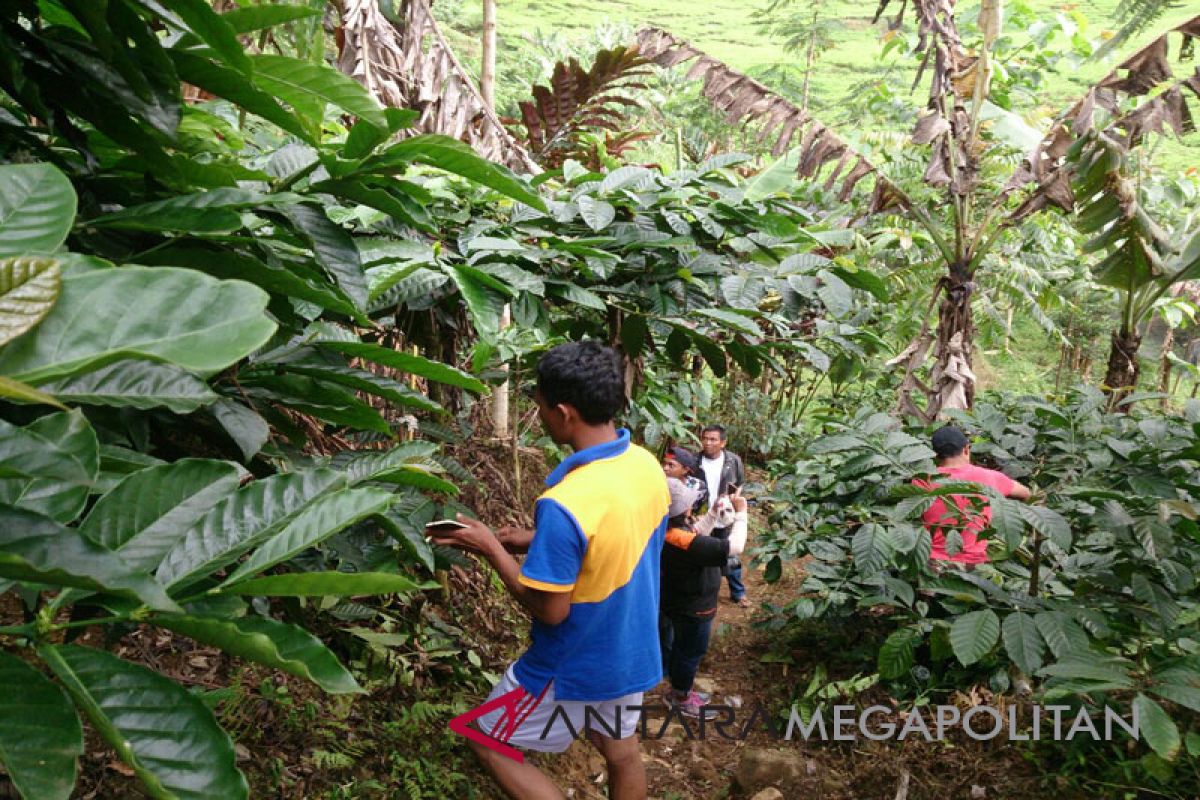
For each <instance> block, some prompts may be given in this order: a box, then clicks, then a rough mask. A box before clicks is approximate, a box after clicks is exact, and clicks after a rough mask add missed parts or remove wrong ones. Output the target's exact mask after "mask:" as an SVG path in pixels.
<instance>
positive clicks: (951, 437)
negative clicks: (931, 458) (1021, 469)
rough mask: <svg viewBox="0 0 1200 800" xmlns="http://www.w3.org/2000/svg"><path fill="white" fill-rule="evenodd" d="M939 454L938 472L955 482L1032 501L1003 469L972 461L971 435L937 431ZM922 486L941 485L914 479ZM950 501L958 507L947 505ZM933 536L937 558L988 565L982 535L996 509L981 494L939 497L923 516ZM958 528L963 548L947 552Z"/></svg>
mask: <svg viewBox="0 0 1200 800" xmlns="http://www.w3.org/2000/svg"><path fill="white" fill-rule="evenodd" d="M931 445H932V447H933V452H934V453H935V454H936V456H937V464H938V472H940V473H941V474H943V475H945V476H946V477H947V478H950V479H952V480H955V481H970V482H971V483H978V484H980V485H981V486H987V487H988V488H991V489H995V490H996V491H997V492H999V493H1000V494H1002V495H1004V496H1005V497H1011V498H1013V499H1015V500H1028V499H1029V489H1027V488H1026V487H1024V486H1022V485H1021V484H1019V483H1017V482H1016V481H1014V480H1013V479H1012V478H1010V477H1008V476H1007V475H1005V474H1004V473H1003V472H997V471H996V470H994V469H986V468H984V467H977V466H975V465H974V464H972V463H971V443H970V441H969V440H968V439H967V435H966V434H965V433H963V432H962V430H960V429H959V428H956V427H955V426H953V425H946V426H945V427H943V428H939V429H938V430H936V431H934V433H933V439H932V441H931ZM913 483H915V484H916V485H918V486H923V487H925V488H927V489H934V488H937V486H938V484H936V483H930V482H929V481H923V480H914V481H913ZM947 499H948V500H950V501H951V502H952V503H953V504H954V506H955V508H954V509H953V510H951V509H950V507H949V506H948V505H947V503H946V500H947ZM921 519H922V521H923V522H924V523H925V527H926V528H928V529H929V533H930V534H931V535H932V537H933V550H932V552H931V553H930V558H932V559H933V560H934V561H953V562H955V563H958V564H968V565H972V566H973V565H975V564H985V563H987V560H988V554H987V539H986V538H984V537H983V536H982V535H981V534H982V533H983V531H984V530H985V529H986V528H987V527H988V525H990V524H991V522H992V509H991V507H990V506H989V505H988V502H987V499H986V498H984V497H983V496H981V495H958V494H955V495H950V497H949V498H941V497H939V498H937V499H936V500H934V501H933V505H931V506H930V507H929V509H928V510H927V511H926V512H925V514H924V515H923V516H922V517H921ZM949 530H957V531H958V532H959V534H960V535H961V536H962V549H961V550H960V551H959V552H957V553H955V554H954V555H950V554H949V553H947V552H946V535H945V534H946V532H947V531H949Z"/></svg>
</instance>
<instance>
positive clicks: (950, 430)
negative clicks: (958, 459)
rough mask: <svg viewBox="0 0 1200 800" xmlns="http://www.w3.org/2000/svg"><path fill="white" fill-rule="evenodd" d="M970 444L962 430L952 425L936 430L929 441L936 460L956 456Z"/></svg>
mask: <svg viewBox="0 0 1200 800" xmlns="http://www.w3.org/2000/svg"><path fill="white" fill-rule="evenodd" d="M970 443H971V442H970V440H968V439H967V435H966V434H965V433H963V432H962V429H961V428H957V427H955V426H954V425H947V426H945V427H943V428H938V429H937V430H936V431H934V432H933V438H932V439H931V440H930V444H931V445H932V446H933V452H935V453H937V457H938V458H950V457H951V456H956V455H958V454H959V453H961V452H962V451H963V450H965V449H966V447H967V445H969V444H970Z"/></svg>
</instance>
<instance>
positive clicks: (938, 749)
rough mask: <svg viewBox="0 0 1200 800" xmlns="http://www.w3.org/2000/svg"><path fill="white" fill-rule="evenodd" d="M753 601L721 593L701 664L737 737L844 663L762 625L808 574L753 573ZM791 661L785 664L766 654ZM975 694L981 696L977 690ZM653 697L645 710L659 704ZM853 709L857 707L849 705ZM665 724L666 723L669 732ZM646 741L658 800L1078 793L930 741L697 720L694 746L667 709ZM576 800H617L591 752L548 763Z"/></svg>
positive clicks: (701, 682)
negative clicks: (773, 731) (785, 737)
mask: <svg viewBox="0 0 1200 800" xmlns="http://www.w3.org/2000/svg"><path fill="white" fill-rule="evenodd" d="M744 573H745V574H744V577H745V581H746V586H747V593H748V595H749V597H750V598H751V600H752V601H753V605H752V607H750V608H739V607H738V606H735V605H733V604H731V603H730V602H729V599H728V588H727V587H726V586H724V585H723V586H722V588H721V593H722V596H721V603H720V606H719V607H718V610H717V619H716V627H715V629H714V631H713V637H712V642H711V644H710V646H709V651H708V655H707V656H706V657H705V659H704V662H703V663H702V664H701V665H700V673H699V675H698V677H697V688H699V689H701V690H703V691H709V692H711V693H712V695H713V701H712V702H713V703H714V704H725V705H733V706H738V708H737V710H736V712H735V713H736V723H735V725H734V726H731V730H732V731H735V732H736V731H739V730H740V729H741V727H742V726H743V725H745V724H746V723H747V722H749V721H750V720H751V719H752V717H753V709H755V708H756V707H761V709H762V710H763V711H764V712H767V713H771V712H777V711H778V710H779V709H782V708H787V707H790V705H791V704H792V703H793V702H794V701H795V700H796V699H797V697H798V696H799V695H800V694H801V693H802V691H803V689H804V687H805V686H806V685H807V683H808V680H809V678H810V676H811V674H812V671H813V669H814V668H815V667H816V666H817V665H818V664H828V663H831V662H834V661H837V660H838V655H839V654H838V653H836V652H832V651H831V650H830V649H829V648H832V647H838V646H839V645H836V644H834V643H833V641H832V640H831V639H825V638H823V637H821V638H819V644H816V645H810V648H809V649H807V650H799V649H795V646H794V645H795V643H791V644H792V645H793V646H789V643H788V642H786V641H782V640H780V635H779V634H778V633H775V632H773V631H771V630H769V629H767V628H766V627H764V626H761V625H759V626H756V625H755V623H756V621H757V622H761V621H762V620H763V619H764V618H765V617H766V616H768V614H766V613H764V611H763V608H762V604H767V605H773V606H776V607H780V606H784V605H786V604H787V603H788V602H789V601H791V600H792V599H794V598H795V597H796V593H797V590H798V586H799V584H800V582H801V581H802V579H803V571H802V569H801V568H800V567H799V565H797V564H795V563H793V564H788V565H786V566H785V568H784V572H783V577H782V579H781V580H780V581H778V582H776V583H774V584H767V583H766V582H765V581H764V580H763V577H762V572H761V571H760V570H754V569H749V568H747V569H745V570H744ZM769 654H770V655H777V656H783V659H782V660H784V661H786V660H790V661H792V662H793V663H791V664H788V663H780V660H779V659H771V658H768V659H767V660H766V661H764V660H763V659H764V656H768V655H769ZM971 691H972V693H974V692H975V690H971ZM659 702H661V701H660V698H659V695H657V694H656V693H649V694H647V697H646V703H647V704H648V705H649V704H652V703H659ZM850 702H854V701H850ZM857 702H860V703H863V704H864V705H866V704H870V703H876V702H882V703H890V698H888V696H887V695H886V694H885V693H884V692H883V691H882V688H880V687H875V688H873V689H871V690H869V692H868V694H867V695H864V696H862V697H860V698H858V700H857ZM664 723H665V724H664ZM645 724H646V731H647V735H646V736H645V737H643V740H642V760H643V762H644V763H645V764H646V774H647V778H648V781H649V797H650V798H651V800H692V799H693V798H696V800H708V798H726V799H728V800H750V798H754V797H755V796H756V793H757V792H759V791H760V790H762V789H764V787H776V788H779V789H781V790H782V793H781V794H772V793H771V792H770V791H768V792H767V794H765V795H763V797H769V798H775V800H779V799H780V798H784V797H786V798H792V797H805V798H816V799H819V800H866V799H867V798H871V799H872V800H897V798H905V800H925V798H929V799H930V800H933V799H934V798H937V799H938V800H940V798H949V797H953V798H959V797H962V798H972V799H973V800H992V799H993V798H1014V799H1015V798H1020V799H1021V800H1028V798H1039V797H1047V796H1052V797H1055V798H1056V800H1069V798H1073V797H1074V796H1075V795H1072V794H1070V793H1068V792H1063V791H1061V790H1059V791H1054V792H1052V793H1050V794H1048V793H1047V792H1048V790H1047V787H1046V785H1045V782H1044V777H1045V776H1044V775H1043V774H1041V771H1040V769H1039V767H1038V765H1037V764H1035V763H1031V762H1030V760H1029V759H1028V757H1027V756H1024V755H1022V754H1021V753H1020V752H1019V751H1018V750H1017V749H1016V748H1014V747H1012V746H1011V745H1005V744H1004V743H1001V742H992V743H980V742H971V741H967V740H963V739H962V737H959V738H958V739H956V740H955V741H953V742H951V741H947V742H933V743H927V742H924V741H920V740H919V739H918V740H916V741H914V740H909V741H905V742H897V741H867V740H861V739H860V740H856V741H854V742H818V741H811V742H805V741H799V740H796V741H780V740H779V739H778V738H776V737H774V736H772V735H770V734H768V733H767V731H766V729H765V726H764V725H763V724H762V721H761V719H759V720H758V721H757V722H754V723H752V725H751V729H750V732H749V735H748V736H747V738H745V739H737V740H732V741H731V740H730V739H725V738H722V737H720V736H719V735H714V732H713V731H712V728H711V725H709V726H706V727H707V730H706V733H705V736H704V739H703V740H702V741H701V740H700V739H699V736H698V733H699V731H698V727H699V725H698V723H697V722H696V721H694V720H693V721H690V732H691V734H692V736H691V738H689V736H688V732H687V731H685V730H684V728H683V726H682V725H681V724H680V718H679V717H678V716H674V717H671V718H670V719H667V717H666V714H665V713H664V712H658V713H650V714H649V715H648V719H647V721H646V723H645ZM539 763H540V765H541V766H542V768H543V769H544V770H545V771H546V772H547V773H549V774H550V775H552V776H553V777H554V779H555V781H556V782H557V783H558V785H559V786H561V787H563V788H564V789H565V790H566V792H567V796H568V797H571V798H573V799H577V800H606V798H607V797H608V795H607V792H606V787H605V779H606V775H605V770H604V762H603V760H602V759H601V758H600V756H599V755H598V754H597V753H596V752H595V751H594V750H593V749H592V748H591V747H590V746H589V745H588V744H586V743H584V742H576V743H575V744H574V745H573V746H572V748H571V750H569V751H568V752H567V753H566V754H564V755H562V756H559V757H557V758H552V759H545V760H542V759H539ZM739 772H740V773H743V774H744V775H746V778H747V780H748V781H749V783H750V785H749V787H748V788H747V787H744V786H740V785H739V784H738V781H737V780H736V776H737V775H738V774H739Z"/></svg>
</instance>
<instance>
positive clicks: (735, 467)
mask: <svg viewBox="0 0 1200 800" xmlns="http://www.w3.org/2000/svg"><path fill="white" fill-rule="evenodd" d="M725 444H726V436H725V428H724V427H722V426H720V425H708V426H706V427H705V428H704V430H703V431H702V432H701V434H700V447H701V451H702V454H703V455H702V457H701V459H700V469H701V471H702V472H703V473H704V482H705V483H706V484H707V485H708V498H709V499H708V502H709V506H710V507H711V506H713V505H714V504H715V503H716V502H717V499H718V498H720V497H721V496H723V495H726V494H728V493H729V492H731V491H733V490H735V489H737V488H738V487H740V486H741V485H742V484H743V483H745V481H746V473H745V468H744V467H743V466H742V459H740V458H739V457H738V456H737V455H736V454H735V453H731V452H729V451H728V450H726V449H725ZM729 534H730V529H729V528H717V529H714V530H713V532H712V535H713V536H716V537H718V538H727V537H728V536H729ZM725 576H726V578H727V579H728V581H729V596H730V599H731V600H732V601H733V602H734V603H736V604H738V605H739V606H743V607H745V606H749V605H750V601H749V600H747V599H746V585H745V584H744V583H742V562H741V561H739V560H738V559H737V558H730V559H729V566H728V568H727V570H726V572H725Z"/></svg>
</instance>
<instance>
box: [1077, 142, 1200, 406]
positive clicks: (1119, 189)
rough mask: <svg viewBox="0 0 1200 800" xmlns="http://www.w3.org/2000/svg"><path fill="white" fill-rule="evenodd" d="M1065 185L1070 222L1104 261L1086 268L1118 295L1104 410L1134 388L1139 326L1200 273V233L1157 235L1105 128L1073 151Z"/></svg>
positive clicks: (1126, 159)
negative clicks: (1074, 202) (1072, 200)
mask: <svg viewBox="0 0 1200 800" xmlns="http://www.w3.org/2000/svg"><path fill="white" fill-rule="evenodd" d="M1071 156H1072V160H1073V161H1074V162H1075V163H1076V165H1077V166H1076V167H1075V179H1074V181H1073V182H1072V188H1073V190H1074V193H1075V196H1076V197H1077V198H1079V214H1078V217H1077V218H1076V225H1077V226H1078V228H1079V230H1080V231H1082V232H1083V233H1085V234H1088V235H1091V236H1093V237H1094V238H1092V240H1091V241H1089V242H1088V243H1087V245H1086V246H1085V249H1086V250H1087V251H1089V252H1100V253H1102V254H1103V258H1102V259H1101V260H1100V262H1099V263H1098V264H1096V266H1094V267H1093V268H1092V272H1093V274H1094V276H1095V279H1096V281H1097V283H1100V284H1101V285H1104V286H1111V287H1113V288H1114V289H1116V290H1117V291H1118V292H1119V293H1120V297H1121V306H1120V317H1119V322H1118V324H1117V328H1116V329H1115V330H1114V331H1113V332H1112V343H1111V348H1110V350H1109V356H1108V368H1107V371H1106V372H1105V375H1104V390H1105V391H1106V392H1108V394H1109V404H1110V408H1116V407H1117V406H1118V405H1119V404H1120V402H1121V401H1122V400H1123V399H1124V398H1125V397H1126V396H1128V395H1129V393H1130V392H1132V391H1133V390H1134V388H1135V387H1136V386H1137V382H1138V375H1139V372H1140V363H1139V360H1138V355H1137V353H1138V348H1139V347H1140V346H1141V342H1142V331H1141V325H1142V323H1143V322H1144V321H1145V320H1146V319H1147V318H1149V317H1150V315H1151V313H1152V312H1153V310H1154V308H1155V305H1156V304H1157V303H1158V301H1159V300H1161V299H1162V298H1163V296H1164V295H1166V294H1167V292H1168V291H1170V290H1171V289H1172V287H1174V286H1176V285H1177V284H1179V283H1181V282H1183V281H1188V280H1193V279H1195V278H1196V277H1198V276H1200V228H1198V227H1195V226H1193V227H1192V228H1191V229H1188V228H1187V227H1186V222H1185V223H1183V225H1181V227H1180V229H1178V230H1175V231H1167V230H1164V229H1163V228H1162V227H1161V226H1160V225H1159V224H1158V223H1157V222H1156V221H1155V220H1154V219H1153V218H1152V217H1151V215H1150V213H1148V210H1147V208H1146V206H1145V203H1144V202H1143V198H1142V197H1141V190H1140V187H1139V181H1138V180H1137V175H1136V172H1135V168H1134V166H1133V164H1132V163H1131V162H1132V158H1131V156H1130V153H1129V151H1128V149H1127V147H1126V146H1125V144H1124V143H1123V142H1121V141H1119V140H1117V139H1116V138H1114V137H1113V136H1112V135H1111V134H1110V133H1109V132H1108V131H1095V130H1093V131H1091V132H1089V133H1088V134H1087V135H1085V136H1084V137H1083V138H1081V139H1080V140H1079V141H1078V142H1076V144H1075V145H1074V146H1073V148H1072V153H1071Z"/></svg>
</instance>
